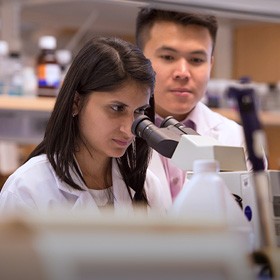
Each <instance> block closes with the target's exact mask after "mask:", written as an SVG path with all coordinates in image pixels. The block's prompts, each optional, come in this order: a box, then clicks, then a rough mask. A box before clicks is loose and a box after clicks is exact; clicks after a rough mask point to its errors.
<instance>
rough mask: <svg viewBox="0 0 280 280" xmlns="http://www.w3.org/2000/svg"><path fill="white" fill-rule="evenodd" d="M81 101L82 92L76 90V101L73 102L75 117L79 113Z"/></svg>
mask: <svg viewBox="0 0 280 280" xmlns="http://www.w3.org/2000/svg"><path fill="white" fill-rule="evenodd" d="M80 103H81V97H80V94H79V93H78V92H75V96H74V103H73V108H72V116H73V117H76V116H77V115H78V114H79V108H80Z"/></svg>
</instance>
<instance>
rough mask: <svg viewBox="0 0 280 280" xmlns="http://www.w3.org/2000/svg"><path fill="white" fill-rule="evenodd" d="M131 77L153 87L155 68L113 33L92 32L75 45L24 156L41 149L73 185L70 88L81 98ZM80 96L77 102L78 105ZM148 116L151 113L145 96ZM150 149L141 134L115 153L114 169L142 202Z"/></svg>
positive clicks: (74, 124) (75, 129)
mask: <svg viewBox="0 0 280 280" xmlns="http://www.w3.org/2000/svg"><path fill="white" fill-rule="evenodd" d="M129 81H134V82H136V83H138V84H139V85H140V86H142V87H143V90H144V89H147V88H149V89H151V93H152V94H153V91H154V83H155V73H154V70H153V68H152V66H151V63H150V61H149V60H148V59H146V58H145V56H144V55H143V54H142V52H141V50H140V49H139V48H138V47H136V46H135V45H133V44H131V43H129V42H126V41H123V40H121V39H119V38H111V37H94V38H93V39H91V40H90V41H89V42H88V43H86V45H85V46H84V47H83V48H82V49H81V50H80V51H79V53H78V54H77V56H76V57H75V59H74V60H73V62H72V64H71V66H70V68H69V70H68V72H67V75H66V77H65V79H64V82H63V84H62V87H61V89H60V92H59V94H58V96H57V100H56V103H55V106H54V109H53V112H52V114H51V116H50V119H49V122H48V124H47V128H46V131H45V135H44V139H43V141H42V142H41V143H40V144H39V145H38V146H37V147H36V148H35V150H34V151H33V152H32V153H31V154H30V156H29V158H31V157H34V156H37V155H40V154H43V153H45V154H46V155H47V157H48V159H49V161H50V163H51V165H52V167H53V168H54V170H55V172H56V174H57V176H58V177H59V178H60V179H61V180H62V181H65V182H66V183H67V184H69V185H70V186H72V187H73V188H75V189H81V187H80V186H79V185H77V184H76V183H75V182H74V180H73V178H72V176H71V172H70V170H71V169H72V168H74V170H75V171H76V172H77V173H78V174H79V175H80V176H81V174H80V172H79V171H78V167H77V165H76V162H75V158H74V153H75V148H76V146H75V144H76V141H77V139H79V137H80V131H79V126H78V117H79V115H78V116H76V117H73V116H72V112H73V103H74V97H75V94H77V93H78V94H79V95H80V97H81V98H82V100H85V102H86V98H87V97H88V96H89V95H90V94H94V91H99V92H102V91H104V92H110V91H114V90H117V89H119V88H121V87H122V86H123V85H124V84H125V83H126V82H129ZM85 102H82V103H83V105H84V103H85ZM150 105H151V108H150V109H149V117H150V118H151V119H153V118H154V104H153V100H152V98H151V104H150ZM150 155H151V149H150V148H149V147H148V145H147V143H146V142H145V141H144V140H142V139H141V138H136V139H135V143H134V144H132V145H130V146H129V147H128V149H127V150H126V152H125V154H124V155H123V156H122V157H120V158H118V159H117V163H118V166H119V168H120V172H121V174H122V176H123V179H124V182H125V184H126V186H127V189H128V192H129V194H130V197H131V198H132V195H131V192H130V190H129V187H131V188H132V189H133V190H134V191H135V195H134V197H133V198H132V199H133V201H136V202H144V203H146V204H147V203H148V201H147V197H146V193H145V190H144V182H145V178H146V171H147V167H148V163H149V159H150Z"/></svg>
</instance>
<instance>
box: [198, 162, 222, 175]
mask: <svg viewBox="0 0 280 280" xmlns="http://www.w3.org/2000/svg"><path fill="white" fill-rule="evenodd" d="M219 170H220V166H219V163H218V161H216V160H209V159H199V160H195V161H194V163H193V172H194V173H201V172H218V171H219Z"/></svg>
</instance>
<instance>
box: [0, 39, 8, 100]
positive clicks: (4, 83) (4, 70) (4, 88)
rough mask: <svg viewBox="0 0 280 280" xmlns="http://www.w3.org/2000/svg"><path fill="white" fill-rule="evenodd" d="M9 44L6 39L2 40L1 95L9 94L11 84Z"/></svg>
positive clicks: (0, 56)
mask: <svg viewBox="0 0 280 280" xmlns="http://www.w3.org/2000/svg"><path fill="white" fill-rule="evenodd" d="M8 54H9V45H8V43H7V42H6V41H0V95H2V94H8V84H9V72H8V69H9V59H8Z"/></svg>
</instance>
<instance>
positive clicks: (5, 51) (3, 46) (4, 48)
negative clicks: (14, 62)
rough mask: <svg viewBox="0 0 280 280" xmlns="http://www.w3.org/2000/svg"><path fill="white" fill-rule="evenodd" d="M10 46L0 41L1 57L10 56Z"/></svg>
mask: <svg viewBox="0 0 280 280" xmlns="http://www.w3.org/2000/svg"><path fill="white" fill-rule="evenodd" d="M8 53H9V45H8V43H7V42H6V41H1V40H0V55H8Z"/></svg>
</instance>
